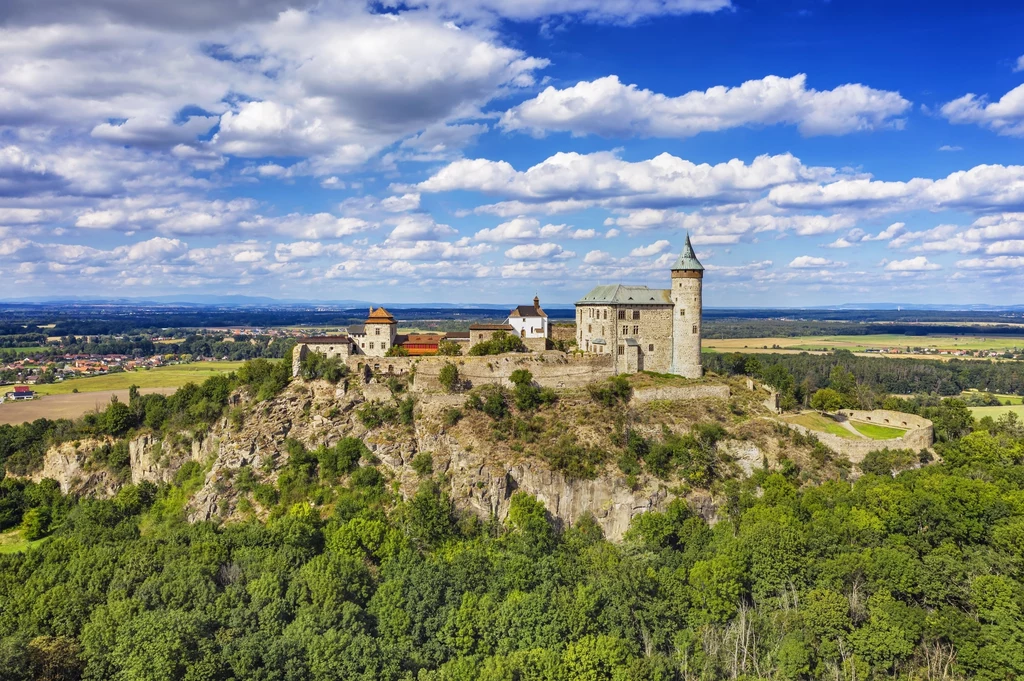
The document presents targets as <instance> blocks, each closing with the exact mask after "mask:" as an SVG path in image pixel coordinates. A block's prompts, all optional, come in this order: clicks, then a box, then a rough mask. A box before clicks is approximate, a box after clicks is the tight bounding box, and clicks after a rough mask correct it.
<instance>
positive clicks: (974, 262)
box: [956, 255, 1024, 270]
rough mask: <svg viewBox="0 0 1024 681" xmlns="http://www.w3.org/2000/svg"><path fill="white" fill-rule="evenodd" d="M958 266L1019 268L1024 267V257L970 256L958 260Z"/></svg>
mask: <svg viewBox="0 0 1024 681" xmlns="http://www.w3.org/2000/svg"><path fill="white" fill-rule="evenodd" d="M956 266H957V267H960V268H963V269H967V270H1019V269H1020V268H1022V267H1024V257H1021V256H1006V255H1003V256H999V257H998V258H969V259H967V260H959V261H957V263H956Z"/></svg>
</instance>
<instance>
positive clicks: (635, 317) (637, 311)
mask: <svg viewBox="0 0 1024 681" xmlns="http://www.w3.org/2000/svg"><path fill="white" fill-rule="evenodd" d="M633 319H640V310H633Z"/></svg>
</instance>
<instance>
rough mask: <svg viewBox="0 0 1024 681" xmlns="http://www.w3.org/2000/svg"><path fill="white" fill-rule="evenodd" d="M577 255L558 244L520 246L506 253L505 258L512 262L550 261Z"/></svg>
mask: <svg viewBox="0 0 1024 681" xmlns="http://www.w3.org/2000/svg"><path fill="white" fill-rule="evenodd" d="M575 255H576V254H575V253H573V252H572V251H567V250H565V249H563V248H562V247H561V246H559V245H558V244H553V243H544V244H520V245H519V246H513V247H512V248H510V249H508V250H507V251H505V257H507V258H511V259H512V260H550V259H552V258H560V259H561V258H572V257H574V256H575Z"/></svg>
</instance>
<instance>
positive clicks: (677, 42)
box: [0, 0, 1024, 307]
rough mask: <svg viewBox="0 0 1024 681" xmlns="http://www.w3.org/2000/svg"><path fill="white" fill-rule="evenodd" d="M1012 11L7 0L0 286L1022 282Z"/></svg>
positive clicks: (0, 120) (890, 292)
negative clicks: (686, 251) (695, 266)
mask: <svg viewBox="0 0 1024 681" xmlns="http://www.w3.org/2000/svg"><path fill="white" fill-rule="evenodd" d="M1021 26H1024V3H1020V2H986V3H963V2H943V1H938V0H937V1H935V2H929V3H921V2H917V1H909V0H886V1H885V2H881V1H876V0H859V1H857V2H854V1H852V0H831V1H823V0H632V1H630V0H517V1H516V2H509V1H506V0H408V1H407V2H404V3H398V2H394V1H393V0H384V2H380V3H370V4H364V3H361V2H358V1H357V0H325V1H323V2H315V1H313V0H221V1H219V2H216V3H214V2H210V1H209V0H175V2H160V3H149V2H145V3H143V2H137V1H136V0H6V1H5V2H4V3H2V4H0V282H2V283H0V299H15V298H23V297H38V296H83V297H111V296H117V297H125V296H137V297H145V296H155V295H184V296H188V295H196V296H199V295H210V294H241V295H251V296H266V297H272V298H277V299H282V300H322V301H332V300H364V301H371V302H375V303H389V302H390V303H414V302H449V303H509V304H517V303H522V302H526V301H529V300H530V299H532V297H533V295H535V294H538V295H539V296H540V298H541V301H542V304H543V302H549V303H552V304H553V303H572V302H573V301H575V300H576V299H578V298H579V297H581V296H582V295H583V294H585V293H586V292H587V291H588V290H589V289H590V288H592V287H593V286H596V285H598V284H608V283H631V284H647V285H649V286H652V287H662V288H664V287H667V286H668V280H669V267H670V266H671V263H672V261H673V260H674V259H675V257H676V255H677V254H678V252H679V251H680V250H681V249H682V247H683V242H684V240H685V235H686V233H687V232H688V233H689V234H690V235H691V237H692V240H693V244H694V247H695V248H696V251H697V254H698V256H699V257H700V259H701V261H702V262H703V264H704V266H705V269H706V271H705V277H704V303H705V305H709V306H720V307H743V306H758V307H779V306H793V307H799V306H810V305H829V304H841V303H854V302H898V303H942V304H978V303H988V304H998V305H1001V304H1018V303H1024V294H1022V292H1021V291H1022V287H1021V284H1022V283H1024V165H1021V164H1024V38H1022V35H1024V34H1022V32H1021V30H1020V28H1021Z"/></svg>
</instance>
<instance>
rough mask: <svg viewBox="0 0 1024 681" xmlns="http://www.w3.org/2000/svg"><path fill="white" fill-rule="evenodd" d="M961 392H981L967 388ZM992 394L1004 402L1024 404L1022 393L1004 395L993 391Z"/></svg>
mask: <svg viewBox="0 0 1024 681" xmlns="http://www.w3.org/2000/svg"><path fill="white" fill-rule="evenodd" d="M961 394H963V395H977V394H979V391H977V390H965V391H963V393H961ZM992 396H993V397H996V398H998V399H999V401H1000V402H1002V403H1003V404H1024V397H1021V396H1020V395H1003V394H1002V393H992Z"/></svg>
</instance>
